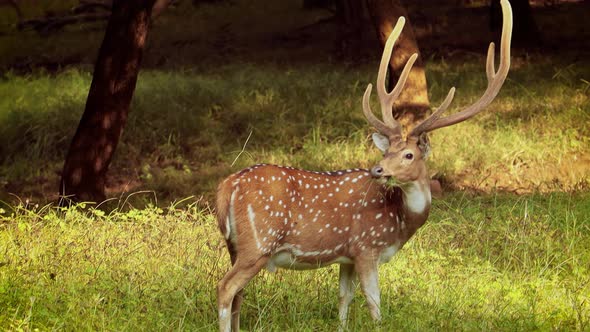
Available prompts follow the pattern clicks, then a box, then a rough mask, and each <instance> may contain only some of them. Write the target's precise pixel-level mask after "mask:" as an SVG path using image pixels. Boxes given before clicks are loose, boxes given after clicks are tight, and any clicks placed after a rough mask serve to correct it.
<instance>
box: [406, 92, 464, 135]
mask: <svg viewBox="0 0 590 332" xmlns="http://www.w3.org/2000/svg"><path fill="white" fill-rule="evenodd" d="M454 96H455V87H452V88H451V89H450V90H449V93H448V94H447V96H446V97H445V100H443V102H442V103H441V104H440V106H439V107H438V108H437V109H436V110H435V111H434V112H433V113H432V114H431V115H430V116H429V117H428V118H427V119H426V120H424V121H422V122H421V123H420V124H419V125H417V126H416V127H414V129H412V131H411V132H410V135H409V136H420V134H422V133H424V132H427V131H429V128H430V126H432V124H433V123H434V122H435V121H436V120H438V119H439V118H440V116H441V115H442V113H443V112H444V111H446V110H447V108H449V106H450V105H451V102H452V101H453V97H454Z"/></svg>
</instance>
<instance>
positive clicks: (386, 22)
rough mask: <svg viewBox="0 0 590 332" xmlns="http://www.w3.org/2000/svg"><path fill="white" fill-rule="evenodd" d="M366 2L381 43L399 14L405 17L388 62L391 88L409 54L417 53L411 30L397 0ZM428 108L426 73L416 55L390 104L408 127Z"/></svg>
mask: <svg viewBox="0 0 590 332" xmlns="http://www.w3.org/2000/svg"><path fill="white" fill-rule="evenodd" d="M366 3H367V9H368V10H369V14H370V15H371V18H372V21H373V23H374V25H375V29H376V31H377V34H378V37H379V40H380V41H381V45H382V46H385V42H386V41H387V38H388V37H389V34H390V33H391V31H393V27H394V26H395V23H396V22H397V19H398V18H399V17H400V16H404V17H405V18H406V25H405V26H404V30H403V31H402V34H401V36H400V38H399V39H398V41H397V42H396V45H395V47H394V50H393V54H394V56H392V57H391V61H390V64H389V67H390V70H389V86H390V87H393V86H394V85H395V82H397V80H398V78H399V75H400V74H401V72H402V70H403V68H404V66H405V64H406V62H407V61H408V59H409V58H410V56H411V55H412V54H414V53H418V55H420V51H419V49H418V43H417V42H416V37H415V34H414V29H413V28H412V24H410V20H409V17H408V13H407V12H406V10H405V8H404V7H403V6H402V5H401V4H400V2H399V1H398V0H366ZM429 110H430V102H429V100H428V87H427V84H426V74H425V72H424V64H423V61H422V57H421V56H419V57H418V60H417V61H416V63H415V64H414V67H413V68H412V70H411V71H410V75H409V76H408V80H407V82H406V86H405V88H404V90H403V91H402V93H401V95H400V96H399V98H398V100H396V102H395V103H394V105H393V113H394V116H395V118H396V119H397V120H398V121H399V122H400V123H401V124H402V125H405V126H406V127H407V128H410V127H412V125H413V124H414V123H415V122H417V121H419V120H422V119H423V118H425V117H426V115H428V112H429Z"/></svg>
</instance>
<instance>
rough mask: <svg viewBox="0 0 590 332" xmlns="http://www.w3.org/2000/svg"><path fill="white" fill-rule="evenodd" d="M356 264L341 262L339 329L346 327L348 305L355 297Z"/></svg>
mask: <svg viewBox="0 0 590 332" xmlns="http://www.w3.org/2000/svg"><path fill="white" fill-rule="evenodd" d="M355 277H356V276H355V273H354V265H352V264H340V303H339V306H338V317H339V318H340V327H339V329H338V330H339V331H343V330H344V329H345V328H346V319H347V316H348V306H349V305H350V302H351V301H352V298H353V297H354V288H355V287H354V279H355Z"/></svg>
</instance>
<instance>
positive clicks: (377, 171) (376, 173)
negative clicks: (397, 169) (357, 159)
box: [371, 166, 383, 178]
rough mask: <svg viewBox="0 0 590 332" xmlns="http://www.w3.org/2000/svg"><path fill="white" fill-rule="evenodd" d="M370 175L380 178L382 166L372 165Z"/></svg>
mask: <svg viewBox="0 0 590 332" xmlns="http://www.w3.org/2000/svg"><path fill="white" fill-rule="evenodd" d="M371 176H373V177H374V178H380V177H382V176H383V167H381V166H374V167H373V168H371Z"/></svg>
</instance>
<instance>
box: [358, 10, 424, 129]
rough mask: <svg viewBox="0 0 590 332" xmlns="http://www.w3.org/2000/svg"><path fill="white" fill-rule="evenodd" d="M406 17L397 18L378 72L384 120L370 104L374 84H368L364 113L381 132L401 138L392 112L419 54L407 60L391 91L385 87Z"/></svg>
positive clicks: (364, 97) (378, 91)
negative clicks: (373, 110) (388, 70)
mask: <svg viewBox="0 0 590 332" xmlns="http://www.w3.org/2000/svg"><path fill="white" fill-rule="evenodd" d="M405 22H406V19H405V18H404V17H403V16H402V17H400V18H399V19H398V20H397V23H396V25H395V27H394V28H393V31H392V32H391V34H390V35H389V37H388V38H387V41H386V43H385V47H384V49H383V55H382V56H381V62H380V64H379V72H378V74H377V95H378V96H379V103H380V105H381V115H382V118H383V121H380V120H379V119H377V117H375V115H373V112H372V111H371V107H370V104H369V98H370V95H371V89H372V85H371V84H369V85H368V86H367V90H365V94H364V95H363V113H364V114H365V116H366V117H367V120H368V121H369V123H370V124H371V125H373V126H374V127H375V128H376V129H377V130H379V131H380V132H381V133H383V134H386V135H387V136H389V137H399V138H400V139H401V125H400V124H399V122H397V121H396V120H395V119H394V117H393V113H392V107H393V102H394V101H395V100H396V99H397V97H399V94H400V93H401V91H402V90H403V88H404V86H405V84H406V80H407V78H408V76H409V74H410V70H411V69H412V66H413V65H414V62H416V59H417V58H418V54H416V53H414V54H412V56H411V57H410V58H409V59H408V61H407V62H406V65H405V66H404V69H403V70H402V73H401V75H400V77H399V79H398V81H397V83H396V85H395V87H394V88H393V90H391V92H389V93H388V92H387V89H386V87H385V77H386V76H387V69H388V68H389V60H390V59H391V54H392V52H393V46H394V45H395V42H396V40H397V39H398V38H399V36H400V34H401V32H402V29H403V27H404V24H405Z"/></svg>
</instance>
